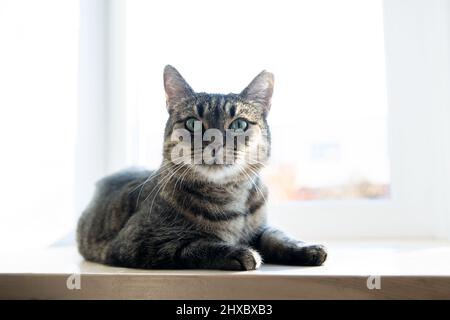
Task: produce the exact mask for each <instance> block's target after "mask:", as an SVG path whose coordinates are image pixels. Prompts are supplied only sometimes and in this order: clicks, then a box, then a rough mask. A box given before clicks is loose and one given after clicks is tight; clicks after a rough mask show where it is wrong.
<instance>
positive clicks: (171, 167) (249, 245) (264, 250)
mask: <svg viewBox="0 0 450 320" xmlns="http://www.w3.org/2000/svg"><path fill="white" fill-rule="evenodd" d="M164 81H165V89H166V94H167V109H168V112H169V119H168V121H167V125H166V129H165V136H164V137H165V139H164V149H163V156H164V161H163V163H162V165H161V167H160V168H159V169H158V170H156V171H153V172H151V171H139V170H127V171H122V172H119V173H116V174H113V175H111V176H108V177H105V178H104V179H102V180H100V181H99V182H98V183H97V190H96V194H95V195H94V198H93V200H92V202H91V204H90V205H89V207H88V208H87V209H86V210H85V211H84V212H83V214H82V216H81V218H80V219H79V223H78V230H77V241H78V248H79V251H80V253H81V254H82V255H83V257H85V258H86V259H87V260H91V261H96V262H100V263H105V264H110V265H115V266H125V267H134V268H208V269H225V270H253V269H256V268H258V267H259V265H260V264H261V261H262V260H265V261H267V262H273V263H283V264H294V265H321V264H322V263H323V262H324V261H325V258H326V251H325V249H324V248H323V247H322V246H320V245H307V244H305V243H303V242H301V241H297V240H293V239H291V238H288V237H287V236H286V235H284V234H283V233H282V232H280V231H278V230H275V229H272V228H270V227H268V226H267V222H266V198H267V189H266V187H265V186H264V184H263V183H262V182H261V179H260V178H259V171H260V169H261V168H262V166H263V165H264V163H265V162H266V161H267V159H268V157H269V152H270V132H269V128H268V125H267V121H266V116H267V113H268V111H269V109H270V98H271V95H272V88H273V76H272V75H271V74H270V73H268V72H262V73H261V74H260V75H258V76H257V77H256V78H255V80H253V81H252V83H251V84H250V85H249V86H248V87H247V88H246V89H244V91H243V92H242V93H241V94H227V95H222V94H206V93H195V92H194V91H193V90H192V89H191V87H190V86H189V85H188V84H187V83H186V82H185V80H184V79H183V78H182V77H181V75H180V74H179V73H178V72H177V71H176V70H175V69H174V68H173V67H170V66H168V67H166V69H165V73H164ZM190 117H196V118H197V119H199V120H201V121H202V123H203V126H204V127H205V128H206V129H208V128H216V129H219V130H221V131H225V129H226V128H228V126H229V125H230V123H231V122H232V121H233V120H235V119H237V118H243V119H246V120H247V121H248V123H249V129H248V130H249V135H250V138H249V141H248V142H247V143H246V146H250V147H252V146H253V145H254V144H256V143H259V144H260V145H262V150H263V151H264V153H263V155H264V156H263V157H262V158H259V159H258V162H257V163H249V162H248V161H244V160H242V159H241V160H242V161H241V162H237V163H238V164H239V165H238V164H231V165H230V164H228V165H206V164H203V163H202V164H199V165H194V164H177V163H175V162H173V161H172V160H171V152H172V150H173V148H174V146H175V143H174V142H173V141H171V139H170V137H171V134H172V132H173V130H175V129H177V128H182V127H183V126H184V123H185V121H186V119H188V118H190ZM203 147H204V146H203ZM250 149H251V148H250ZM246 150H248V148H247V149H245V150H234V152H235V153H234V156H235V157H236V158H242V157H243V155H245V152H247V151H246ZM191 152H192V153H191V154H190V156H191V157H193V155H194V152H195V151H194V149H193V148H192V149H191Z"/></svg>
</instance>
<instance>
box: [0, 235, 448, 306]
mask: <svg viewBox="0 0 450 320" xmlns="http://www.w3.org/2000/svg"><path fill="white" fill-rule="evenodd" d="M327 245H328V248H329V259H328V261H327V263H326V265H324V266H322V267H290V266H279V265H264V266H263V267H262V268H261V269H259V270H256V271H250V272H228V271H218V270H137V269H126V268H114V267H108V266H104V265H100V264H96V263H91V262H86V261H84V260H83V259H82V258H81V257H80V256H79V254H78V253H77V251H76V249H75V247H55V248H49V249H46V250H42V251H37V252H27V253H4V254H3V259H2V261H1V262H0V299H418V298H423V299H450V243H449V242H437V241H419V242H418V241H414V242H413V241H404V242H398V241H397V242H388V241H383V242H367V241H366V242H358V243H328V244H327Z"/></svg>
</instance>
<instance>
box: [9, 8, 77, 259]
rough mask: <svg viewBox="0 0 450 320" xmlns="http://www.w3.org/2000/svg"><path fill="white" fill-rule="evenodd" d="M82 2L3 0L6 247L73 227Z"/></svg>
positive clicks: (44, 240)
mask: <svg viewBox="0 0 450 320" xmlns="http://www.w3.org/2000/svg"><path fill="white" fill-rule="evenodd" d="M78 26H79V2H78V1H73V0H70V1H59V0H41V1H33V0H17V1H16V0H14V1H1V2H0V70H1V72H0V88H1V93H0V106H1V115H0V144H1V146H2V152H1V160H0V163H1V165H0V176H1V183H0V194H2V210H1V213H0V219H1V221H2V222H1V223H0V248H1V249H2V250H8V249H11V247H12V248H13V249H18V248H25V247H40V246H44V245H48V244H50V243H52V242H53V241H55V240H56V239H57V238H58V237H62V236H64V235H65V234H66V233H67V232H68V231H69V230H70V229H72V228H73V224H74V217H75V210H74V167H75V145H76V131H77V130H76V129H77V121H76V120H77V101H78V77H77V75H78Z"/></svg>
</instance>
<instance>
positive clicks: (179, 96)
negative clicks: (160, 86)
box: [164, 65, 195, 112]
mask: <svg viewBox="0 0 450 320" xmlns="http://www.w3.org/2000/svg"><path fill="white" fill-rule="evenodd" d="M164 89H165V90H166V105H167V111H169V112H171V111H172V110H173V108H174V107H175V106H176V105H177V104H179V103H180V102H181V101H183V100H184V99H186V98H189V97H192V96H193V95H194V94H195V93H194V90H192V88H191V86H190V85H189V84H188V83H187V82H186V80H184V78H183V77H182V76H181V74H180V73H179V72H178V70H177V69H175V68H174V67H172V66H171V65H167V66H166V67H165V68H164Z"/></svg>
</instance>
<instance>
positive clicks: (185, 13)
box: [0, 0, 450, 249]
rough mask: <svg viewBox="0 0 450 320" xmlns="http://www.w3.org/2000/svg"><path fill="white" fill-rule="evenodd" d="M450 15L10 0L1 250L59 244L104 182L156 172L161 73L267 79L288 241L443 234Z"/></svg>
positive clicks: (436, 8) (4, 40) (5, 13)
mask: <svg viewBox="0 0 450 320" xmlns="http://www.w3.org/2000/svg"><path fill="white" fill-rule="evenodd" d="M449 8H450V6H449V3H448V1H445V0H441V1H440V0H433V1H418V0H414V1H401V0H393V1H381V0H370V1H358V0H339V1H335V0H315V1H288V0H285V1H261V0H260V1H257V0H246V1H237V0H230V1H206V0H192V1H181V0H167V1H144V0H127V1H125V0H110V1H108V0H92V1H87V0H64V1H61V0H39V1H34V0H14V1H12V0H1V1H0V107H1V116H0V143H1V148H2V149H1V159H0V164H1V165H0V172H1V181H0V194H1V195H2V198H1V200H2V203H1V208H2V209H1V212H0V248H2V249H8V248H10V249H11V248H12V249H15V248H34V247H42V246H46V245H49V244H51V243H53V242H54V241H55V240H57V239H59V238H61V237H64V236H65V235H66V234H67V233H69V232H70V231H71V230H73V229H74V226H75V223H76V219H77V217H78V215H79V214H80V212H81V211H82V209H83V208H84V207H85V206H86V204H87V202H88V201H89V199H90V197H91V195H92V192H93V184H94V182H95V181H96V180H97V179H98V178H100V177H102V176H103V175H105V174H108V173H111V172H114V171H116V170H119V169H121V168H124V167H127V166H144V167H149V168H157V167H158V165H159V163H160V162H161V149H162V139H163V128H164V125H165V121H166V119H167V113H166V109H165V95H164V90H163V83H162V71H163V68H164V66H165V65H166V64H172V65H174V66H175V67H176V68H177V69H178V70H179V71H180V72H181V74H182V75H183V76H184V77H185V78H186V80H187V81H188V82H189V83H190V84H191V86H192V87H193V88H194V90H197V91H206V92H220V93H228V92H240V91H241V90H242V89H243V88H244V87H245V86H246V85H247V84H248V83H249V82H250V80H251V79H253V77H254V76H255V75H256V74H258V73H259V72H260V71H261V70H263V69H267V70H269V71H271V72H273V73H274V74H275V78H276V82H275V93H274V97H273V105H272V109H271V113H270V115H269V123H270V125H271V131H272V136H273V142H272V146H273V152H272V159H271V163H270V164H269V166H268V167H267V168H266V169H265V170H264V172H263V175H264V178H265V180H266V182H267V184H268V186H269V188H270V201H271V203H272V204H273V206H274V208H276V209H275V211H279V215H277V216H278V217H279V218H278V219H279V221H278V222H280V223H281V224H283V223H284V224H286V225H287V226H288V227H290V231H291V232H293V233H297V232H299V233H300V232H302V234H306V235H308V236H316V235H318V234H322V235H324V234H325V235H329V236H331V237H333V236H336V237H360V236H367V237H378V236H379V237H383V236H393V235H394V236H395V235H398V236H421V237H425V236H426V237H430V236H448V234H449V231H448V230H450V227H449V225H450V223H449V220H450V219H449V210H450V205H449V203H448V200H447V199H448V198H449V197H448V196H449V194H448V191H447V190H448V189H447V188H446V187H447V186H448V178H449V177H450V170H449V165H448V161H447V160H449V152H448V150H449V148H450V143H449V144H447V142H449V135H448V120H447V119H448V117H447V116H448V115H449V113H448V108H449V107H450V105H449V104H448V102H449V101H450V100H449V94H448V87H447V85H448V84H450V81H449V74H450V68H449V65H450V64H449V58H448V55H447V53H449V41H448V40H449V37H448V36H449V34H450V27H449V25H450V24H449V17H450V11H449ZM300 212H301V213H300ZM424 212H426V214H425V213H424ZM283 214H284V215H285V216H284V218H283ZM430 217H432V218H430ZM275 220H276V219H275ZM374 221H376V222H374Z"/></svg>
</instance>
